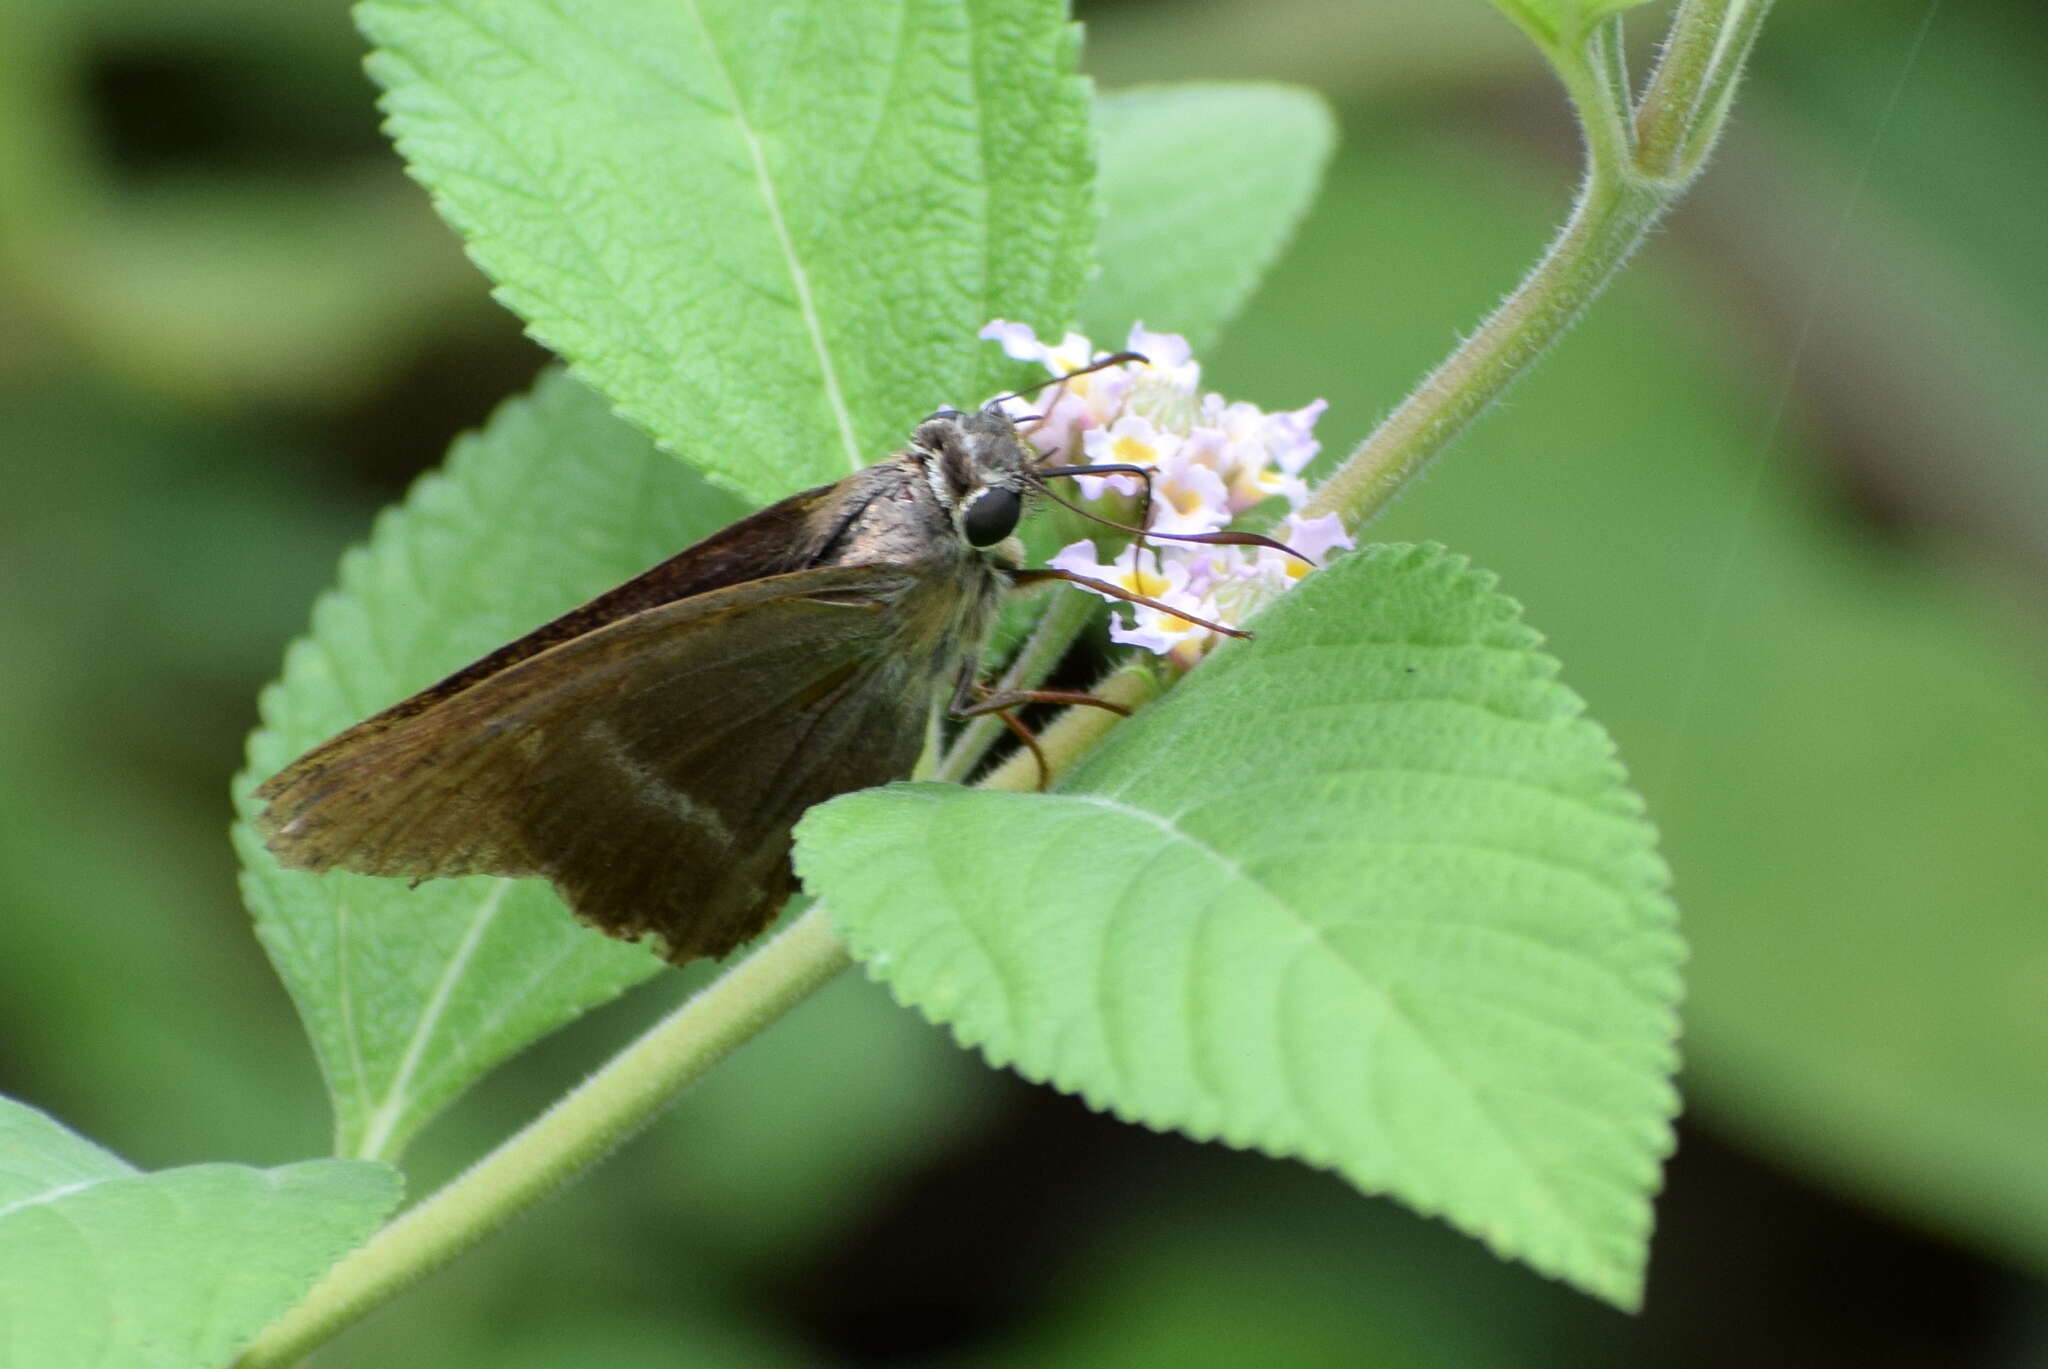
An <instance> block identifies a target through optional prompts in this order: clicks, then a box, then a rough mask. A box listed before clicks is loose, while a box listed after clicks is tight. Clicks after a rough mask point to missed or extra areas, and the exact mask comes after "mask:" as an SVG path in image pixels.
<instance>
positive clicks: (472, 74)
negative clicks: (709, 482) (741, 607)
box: [357, 0, 1096, 501]
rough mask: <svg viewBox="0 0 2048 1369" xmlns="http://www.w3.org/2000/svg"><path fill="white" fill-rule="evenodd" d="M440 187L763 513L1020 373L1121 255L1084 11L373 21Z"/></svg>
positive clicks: (805, 11) (394, 109)
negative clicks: (1116, 251)
mask: <svg viewBox="0 0 2048 1369" xmlns="http://www.w3.org/2000/svg"><path fill="white" fill-rule="evenodd" d="M357 13H358V15H359V17H360V20H361V23H362V25H363V28H364V30H365V31H366V32H367V33H368V34H369V35H370V36H371V38H372V39H374V40H375V41H376V42H377V43H378V44H379V45H380V50H379V51H378V52H377V53H376V55H375V56H374V57H372V58H371V63H370V65H371V71H372V72H373V74H374V75H375V76H376V77H377V79H378V80H379V81H380V82H382V83H383V85H384V87H385V89H386V91H387V95H386V97H385V102H384V107H385V109H386V111H387V112H388V113H389V115H390V126H391V128H392V130H393V132H394V133H395V135H396V136H397V139H398V144H399V148H400V150H401V151H403V152H404V154H405V156H406V158H407V160H408V162H409V163H410V164H411V167H412V170H413V173H414V174H415V175H416V176H418V177H419V178H420V179H421V180H422V181H424V182H425V183H426V184H427V185H428V187H429V188H430V189H432V190H433V192H434V195H435V199H436V203H437V204H438V205H439V207H440V209H441V211H442V213H443V214H444V215H445V216H446V217H447V218H448V219H449V221H450V222H451V223H453V224H454V225H455V226H456V227H457V228H458V229H460V230H461V231H462V233H463V236H464V237H465V238H466V239H467V240H468V242H469V248H470V252H471V255H472V256H473V257H474V258H475V259H476V261H477V262H478V264H479V265H481V266H482V267H483V269H484V270H485V271H486V272H487V273H488V274H489V275H490V276H491V277H492V279H493V280H495V281H496V282H497V283H498V297H499V298H500V299H501V300H503V301H504V302H505V304H506V305H508V306H509V307H510V308H512V309H513V310H515V311H517V312H518V313H519V314H520V315H521V316H522V317H524V318H525V319H526V320H527V322H528V324H529V325H530V326H531V328H532V331H533V333H534V335H535V336H536V337H538V338H540V339H541V340H543V341H544V342H546V343H547V344H548V345H549V346H551V347H553V348H555V349H556V350H557V351H559V352H560V353H561V354H562V355H563V356H564V357H566V358H567V359H568V360H569V362H570V363H571V365H572V367H573V368H574V369H575V370H576V371H577V372H578V373H579V374H580V375H582V376H584V377H586V378H588V379H589V380H591V381H592V382H594V383H595V384H596V385H597V386H599V387H600V388H601V389H602V390H603V391H604V392H605V393H606V394H608V395H609V396H610V397H611V398H612V399H613V400H614V401H615V402H616V403H617V404H618V405H619V407H620V410H621V411H622V412H623V413H625V414H626V415H628V416H629V417H631V418H632V419H634V420H635V421H636V422H638V423H640V424H642V425H644V426H645V427H646V428H647V430H648V431H650V432H652V433H653V434H654V435H655V436H656V437H657V438H659V439H660V440H661V441H662V442H663V443H664V444H666V445H668V446H669V447H671V448H672V449H674V450H675V451H677V452H678V453H680V454H682V455H683V456H685V457H686V458H687V459H688V460H690V461H691V462H692V463H693V464H695V465H697V466H698V467H699V468H700V469H703V470H705V471H708V472H710V473H712V474H713V475H714V476H715V477H716V478H717V479H718V480H720V481H721V482H723V483H725V484H727V485H729V486H731V487H732V488H734V489H737V490H741V491H743V492H745V493H747V494H750V495H752V496H754V497H755V498H756V499H759V500H764V501H765V500H767V499H769V498H771V497H775V496H780V495H783V494H787V493H789V492H790V491H792V490H794V489H797V488H800V487H802V486H806V485H811V484H816V483H819V482H821V481H824V480H830V479H835V478H837V477H839V476H842V475H845V474H847V473H848V472H849V471H851V470H853V469H855V468H857V467H860V466H862V465H865V464H867V463H868V462H870V461H872V460H875V459H876V458H878V457H879V456H881V455H882V454H884V453H886V452H888V451H889V450H891V449H893V448H894V447H896V446H897V445H899V444H900V442H901V440H902V436H903V430H904V428H905V425H906V424H907V423H908V422H909V421H910V420H912V419H914V418H916V417H918V416H920V415H922V414H923V413H925V412H928V411H929V410H931V409H932V408H933V407H934V406H936V405H937V404H939V403H942V402H952V403H963V402H970V401H972V400H974V399H976V398H978V397H980V396H982V395H985V394H988V393H989V392H991V391H992V390H995V389H999V388H1002V387H1001V384H1000V381H1001V379H1002V378H1004V377H1006V376H1010V375H1011V374H1013V371H1014V368H1013V367H1012V366H1010V365H1009V364H1008V363H1007V362H1006V361H1005V360H1004V358H1003V357H1002V355H1001V354H1000V352H998V351H997V350H996V349H995V348H992V347H979V346H975V345H972V340H973V338H974V334H975V332H976V331H977V330H978V329H979V328H980V327H981V326H982V325H983V324H984V323H986V322H987V321H988V320H989V319H991V318H994V317H997V316H1001V317H1006V318H1017V319H1030V320H1034V321H1041V322H1043V321H1046V320H1052V321H1064V320H1066V319H1067V318H1069V317H1071V316H1072V314H1073V312H1074V306H1075V301H1076V300H1077V299H1078V297H1079V291H1080V286H1081V281H1082V279H1083V276H1084V274H1085V271H1086V267H1087V263H1088V259H1089V252H1090V249H1091V246H1092V242H1093V238H1094V232H1095V226H1096V211H1095V205H1094V200H1093V194H1092V188H1091V187H1092V177H1093V166H1092V158H1091V155H1090V150H1089V136H1088V135H1089V130H1088V104H1087V89H1086V86H1085V84H1084V83H1083V82H1082V81H1081V80H1080V78H1078V77H1077V76H1076V75H1075V74H1074V72H1073V64H1074V55H1075V49H1076V30H1075V29H1074V27H1073V25H1072V24H1071V23H1069V22H1068V21H1067V19H1066V16H1065V7H1064V6H1063V5H1062V4H1060V3H1058V2H1057V0H886V2H885V0H877V3H871V4H860V5H810V6H805V7H801V8H797V9H792V8H790V7H786V6H768V5H760V4H755V3H753V2H752V0H683V2H682V3H678V4H662V5H620V4H616V3H599V0H489V2H488V3H485V0H441V2H440V3H427V2H426V0H414V2H412V3H401V2H400V0H372V3H368V4H365V5H363V6H361V7H360V8H359V9H358V11H357Z"/></svg>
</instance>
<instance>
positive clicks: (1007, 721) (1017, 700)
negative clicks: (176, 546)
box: [946, 657, 1131, 791]
mask: <svg viewBox="0 0 2048 1369" xmlns="http://www.w3.org/2000/svg"><path fill="white" fill-rule="evenodd" d="M977 665H978V662H977V661H976V660H975V659H974V658H972V657H970V658H968V659H967V660H964V661H962V662H961V663H960V673H959V674H958V675H957V676H956V677H955V678H954V681H953V697H952V700H951V701H950V702H949V703H948V704H947V705H946V713H947V715H948V716H950V717H953V718H958V719H963V720H964V719H967V718H979V717H983V716H985V715H988V714H994V715H995V716H996V717H997V718H1000V719H1001V720H1002V723H1003V726H1005V727H1007V728H1009V729H1010V731H1011V732H1013V733H1015V734H1016V737H1017V740H1018V741H1020V742H1022V743H1023V744H1024V745H1025V746H1027V747H1029V748H1030V749H1031V755H1032V758H1033V759H1034V760H1036V761H1037V762H1038V788H1039V789H1040V791H1043V790H1044V789H1045V788H1046V787H1047V786H1048V785H1050V784H1051V783H1052V765H1051V763H1050V762H1049V761H1047V760H1046V756H1045V751H1044V749H1043V748H1042V747H1040V746H1039V744H1038V737H1037V735H1036V734H1035V733H1033V732H1032V730H1031V729H1030V728H1028V727H1026V726H1025V725H1024V723H1023V721H1022V720H1020V719H1019V718H1018V717H1017V715H1016V713H1015V712H1013V711H1012V710H1014V709H1016V708H1018V707H1020V706H1021V705H1024V704H1041V703H1043V704H1087V705H1090V706H1092V707H1095V708H1106V709H1108V710H1109V711H1110V712H1112V713H1115V714H1117V715H1119V716H1120V717H1125V718H1128V717H1130V716H1131V710H1130V709H1128V708H1125V707H1124V706H1123V705H1122V704H1119V703H1112V702H1111V701H1110V700H1108V699H1098V698H1096V697H1095V696H1094V695H1093V694H1090V693H1088V692H1087V691H1086V690H1081V689H997V688H994V687H992V686H990V685H985V684H983V683H981V682H980V680H979V679H977V678H976V674H977V671H976V667H977Z"/></svg>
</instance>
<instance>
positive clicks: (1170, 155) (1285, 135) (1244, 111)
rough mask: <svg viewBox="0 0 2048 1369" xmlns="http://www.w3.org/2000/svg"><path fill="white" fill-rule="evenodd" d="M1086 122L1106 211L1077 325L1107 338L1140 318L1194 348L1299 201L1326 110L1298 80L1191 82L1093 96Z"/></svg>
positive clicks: (1204, 341)
mask: <svg viewBox="0 0 2048 1369" xmlns="http://www.w3.org/2000/svg"><path fill="white" fill-rule="evenodd" d="M1095 123H1096V128H1097V130H1098V131H1099V133H1100V135H1101V138H1102V171H1101V183H1102V201H1103V207H1104V209H1105V211H1106V215H1107V217H1106V218H1105V219H1104V222H1103V226H1102V236H1101V243H1100V247H1099V249H1098V251H1099V256H1100V257H1101V262H1102V270H1101V273H1100V274H1099V275H1098V276H1096V278H1095V279H1094V280H1093V281H1091V282H1089V285H1088V290H1087V293H1086V295H1085V296H1084V297H1083V299H1082V305H1081V327H1082V330H1083V331H1084V332H1086V333H1088V334H1089V335H1090V336H1091V337H1093V338H1094V339H1095V340H1096V341H1097V342H1100V343H1105V344H1111V343H1115V342H1118V341H1120V340H1121V339H1122V338H1123V336H1124V330H1125V329H1127V328H1129V327H1130V325H1131V324H1132V323H1133V322H1134V321H1140V320H1142V321H1143V322H1145V323H1146V324H1149V325H1150V326H1152V327H1154V328H1158V329H1162V330H1165V331H1167V332H1174V333H1180V334H1182V335H1184V336H1185V337H1186V338H1187V339H1188V341H1189V342H1191V343H1193V344H1194V346H1195V349H1196V350H1197V351H1198V352H1199V351H1200V350H1201V349H1202V348H1203V347H1206V346H1207V345H1208V344H1209V343H1210V342H1212V341H1214V339H1215V337H1216V334H1217V333H1218V332H1219V331H1220V330H1221V329H1222V327H1223V325H1224V324H1225V323H1227V322H1229V321H1230V319H1231V317H1232V316H1233V315H1235V314H1236V313H1237V311H1238V309H1239V308H1241V307H1242V306H1243V304H1244V302H1245V300H1246V299H1247V298H1248V297H1249V296H1250V295H1251V292H1252V289H1253V287H1255V286H1256V285H1257V284H1258V283H1259V280H1260V278H1261V277H1262V276H1264V275H1265V273H1266V268H1267V267H1269V266H1271V265H1272V264H1273V261H1274V259H1275V258H1276V257H1278V256H1279V254H1280V249H1281V248H1282V247H1283V246H1284V245H1285V244H1286V242H1287V239H1288V237H1289V236H1290V235H1291V234H1292V233H1293V232H1294V226H1295V224H1296V223H1297V222H1298V221H1299V220H1300V218H1301V216H1302V215H1303V214H1304V213H1305V212H1307V210H1308V206H1309V203H1310V201H1311V200H1313V199H1314V198H1315V192H1316V187H1317V185H1319V184H1320V183H1321V181H1322V175H1323V166H1324V164H1325V163H1326V162H1327V161H1328V160H1329V156H1330V149H1331V147H1332V145H1333V144H1334V143H1335V140H1336V127H1335V123H1334V121H1333V120H1332V119H1331V117H1330V112H1329V110H1328V108H1327V107H1326V106H1325V105H1324V104H1323V102H1322V101H1321V100H1320V99H1318V98H1317V97H1316V96H1315V95H1313V94H1311V93H1310V92H1308V91H1306V90H1299V89H1296V88H1293V87H1290V86H1277V85H1252V84H1236V85H1226V84H1194V83H1191V84H1188V85H1173V86H1149V87H1145V88H1142V89H1138V90H1127V91H1119V92H1116V93H1114V94H1110V95H1105V96H1103V97H1102V98H1101V99H1100V100H1099V101H1097V102H1096V106H1095Z"/></svg>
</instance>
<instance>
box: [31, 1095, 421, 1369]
mask: <svg viewBox="0 0 2048 1369" xmlns="http://www.w3.org/2000/svg"><path fill="white" fill-rule="evenodd" d="M399 1188H400V1185H399V1178H398V1174H397V1173H396V1172H395V1171H393V1170H391V1169H389V1168H387V1167H386V1166H384V1165H380V1164H371V1163H368V1162H365V1161H362V1160H311V1161H307V1162H306V1163H304V1164H296V1165H283V1166H280V1167H279V1168H277V1169H268V1170H265V1169H252V1168H249V1167H248V1166H245V1165H218V1164H216V1165H187V1166H184V1167H182V1168H179V1169H167V1170H161V1171H159V1172H157V1173H155V1174H144V1173H142V1172H140V1171H139V1170H136V1169H133V1168H131V1167H130V1166H128V1165H126V1164H123V1163H122V1162H121V1161H120V1160H118V1159H116V1158H114V1156H112V1155H110V1154H109V1153H108V1152H106V1151H104V1150H102V1149H100V1148H99V1147H98V1146H95V1145H93V1144H92V1143H91V1142H89V1141H86V1140H84V1139H83V1138H81V1137H79V1136H77V1135H75V1134H74V1133H72V1132H70V1131H67V1130H66V1129H65V1128H64V1127H62V1126H60V1125H58V1124H57V1123H56V1122H55V1121H53V1120H52V1119H51V1118H49V1117H48V1116H46V1115H45V1114H43V1113H41V1112H38V1111H36V1110H35V1109H34V1108H31V1107H28V1106H26V1105H25V1104H22V1103H18V1102H15V1101H14V1100H12V1099H8V1098H0V1362H4V1363H5V1364H6V1365H8V1366H10V1367H11V1366H20V1369H31V1366H33V1369H219V1366H221V1365H223V1364H226V1363H227V1362H228V1361H229V1360H231V1359H232V1358H233V1357H234V1355H235V1353H236V1352H237V1351H239V1350H240V1349H241V1348H242V1346H244V1345H246V1344H247V1343H248V1342H249V1341H250V1340H251V1339H252V1338H253V1337H254V1336H255V1334H256V1333H257V1332H258V1331H260V1330H262V1329H263V1327H264V1326H266V1325H267V1324H268V1323H270V1322H271V1321H273V1320H275V1319H276V1317H277V1316H278V1315H279V1314H280V1313H282V1312H284V1311H285V1310H286V1309H287V1308H289V1307H290V1306H291V1305H292V1304H293V1303H295V1302H297V1301H298V1300H299V1298H300V1297H302V1296H303V1295H304V1294H305V1292H306V1290H307V1289H308V1288H310V1287H312V1285H313V1281H314V1280H315V1279H316V1278H318V1277H319V1276H320V1275H321V1273H322V1272H324V1271H325V1270H326V1269H327V1268H328V1266H330V1265H332V1264H333V1263H334V1262H335V1261H336V1260H338V1259H340V1258H341V1257H342V1256H343V1255H344V1254H346V1253H348V1251H349V1250H351V1249H353V1248H354V1247H355V1246H357V1245H359V1244H361V1243H362V1241H363V1240H364V1238H365V1237H367V1236H368V1235H369V1234H370V1233H371V1232H372V1231H374V1230H375V1229H376V1228H377V1225H378V1223H379V1222H381V1221H382V1220H383V1219H384V1216H385V1214H386V1213H388V1212H390V1211H391V1209H392V1208H393V1207H395V1206H396V1205H397V1203H398V1197H399Z"/></svg>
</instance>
